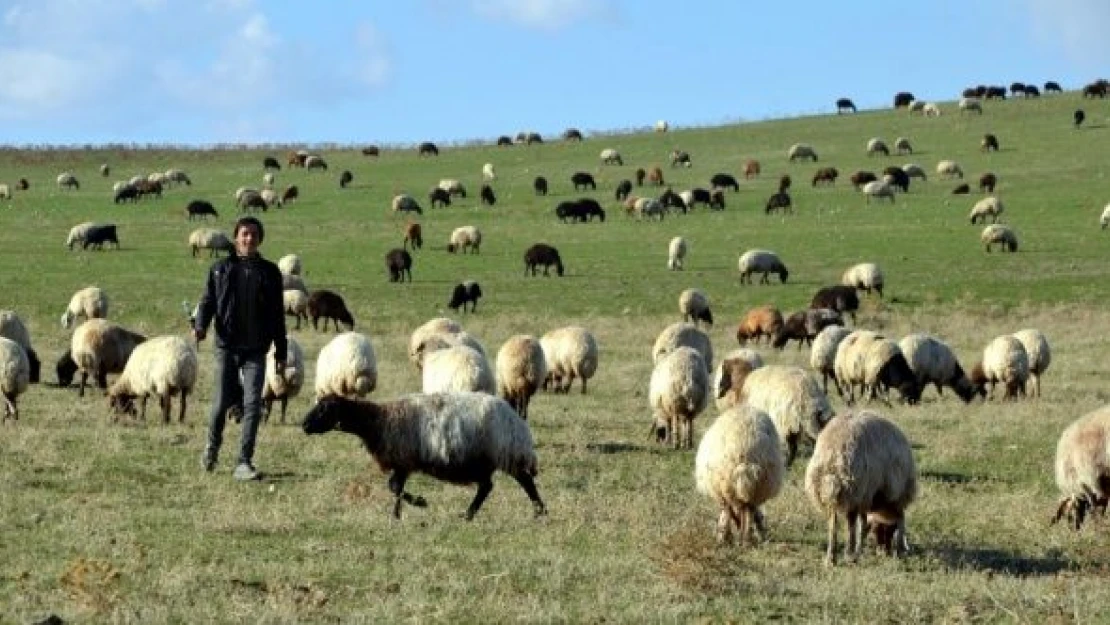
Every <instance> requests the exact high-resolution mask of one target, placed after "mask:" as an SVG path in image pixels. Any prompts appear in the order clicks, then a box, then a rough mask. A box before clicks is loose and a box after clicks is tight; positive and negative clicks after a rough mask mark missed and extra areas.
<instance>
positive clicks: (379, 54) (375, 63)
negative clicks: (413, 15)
mask: <svg viewBox="0 0 1110 625" xmlns="http://www.w3.org/2000/svg"><path fill="white" fill-rule="evenodd" d="M355 53H356V55H357V56H358V60H357V61H356V68H355V72H354V73H355V77H356V78H357V79H358V80H359V81H361V82H362V83H363V84H365V85H367V86H369V87H380V86H381V85H383V84H385V83H386V82H388V80H389V76H390V73H391V71H392V69H393V68H392V64H391V63H390V61H389V59H390V54H389V44H388V42H387V41H386V39H385V36H383V35H382V33H381V32H380V31H379V30H378V29H377V28H375V27H374V25H373V24H371V23H369V22H363V23H361V24H359V25H358V26H357V27H356V28H355Z"/></svg>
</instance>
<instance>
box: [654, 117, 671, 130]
mask: <svg viewBox="0 0 1110 625" xmlns="http://www.w3.org/2000/svg"><path fill="white" fill-rule="evenodd" d="M670 128H671V126H670V124H668V123H667V120H665V119H660V120H659V121H657V122H655V132H667V131H668V130H670Z"/></svg>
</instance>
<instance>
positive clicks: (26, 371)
mask: <svg viewBox="0 0 1110 625" xmlns="http://www.w3.org/2000/svg"><path fill="white" fill-rule="evenodd" d="M30 383H31V364H30V361H29V360H28V359H27V352H26V351H24V349H23V347H21V346H20V345H19V343H16V342H15V341H13V340H11V339H7V338H4V337H0V397H2V398H3V399H4V419H3V420H4V421H7V419H8V417H11V418H12V419H19V406H18V400H19V396H20V395H22V394H23V393H24V392H26V391H27V387H28V386H29V385H30Z"/></svg>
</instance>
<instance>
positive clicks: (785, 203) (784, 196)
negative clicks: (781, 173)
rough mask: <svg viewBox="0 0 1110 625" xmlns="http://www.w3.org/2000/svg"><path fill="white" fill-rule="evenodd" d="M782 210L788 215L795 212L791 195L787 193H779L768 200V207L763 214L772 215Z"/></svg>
mask: <svg viewBox="0 0 1110 625" xmlns="http://www.w3.org/2000/svg"><path fill="white" fill-rule="evenodd" d="M780 209H781V210H782V211H784V212H787V213H793V212H794V207H793V205H792V203H791V201H790V194H789V193H786V192H785V191H779V192H778V193H775V194H774V195H772V196H771V197H769V198H767V205H766V206H765V207H764V209H763V212H764V213H765V214H768V215H770V214H771V213H773V212H774V211H776V210H780Z"/></svg>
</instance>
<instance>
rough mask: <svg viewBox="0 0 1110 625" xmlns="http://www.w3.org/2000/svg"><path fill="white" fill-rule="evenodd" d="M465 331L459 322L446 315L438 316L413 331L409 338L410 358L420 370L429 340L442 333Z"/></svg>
mask: <svg viewBox="0 0 1110 625" xmlns="http://www.w3.org/2000/svg"><path fill="white" fill-rule="evenodd" d="M462 331H463V329H462V326H461V325H459V322H457V321H454V320H452V319H448V318H446V317H436V318H435V319H432V320H430V321H428V322H426V323H424V324H423V325H421V326H420V327H419V328H417V329H416V330H414V331H413V333H412V336H411V337H410V338H409V359H410V360H411V361H412V364H413V365H415V366H416V369H417V370H418V371H419V370H420V369H421V368H422V367H423V366H424V353H425V352H426V351H430V350H428V349H427V348H428V342H429V341H430V340H431V339H432V338H434V337H437V336H439V335H441V334H458V333H461V332H462Z"/></svg>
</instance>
